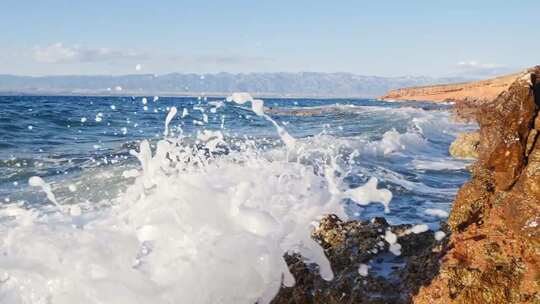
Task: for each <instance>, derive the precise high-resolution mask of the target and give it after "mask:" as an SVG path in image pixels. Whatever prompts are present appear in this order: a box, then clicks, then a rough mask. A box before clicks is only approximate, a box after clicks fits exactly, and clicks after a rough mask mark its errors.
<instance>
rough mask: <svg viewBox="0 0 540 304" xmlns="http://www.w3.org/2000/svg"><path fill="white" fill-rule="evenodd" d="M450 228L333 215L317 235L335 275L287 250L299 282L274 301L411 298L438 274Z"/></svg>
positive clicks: (275, 303)
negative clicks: (432, 228) (446, 230)
mask: <svg viewBox="0 0 540 304" xmlns="http://www.w3.org/2000/svg"><path fill="white" fill-rule="evenodd" d="M442 226H443V227H445V225H444V224H443V225H442ZM445 234H446V233H444V232H438V234H437V235H438V236H441V235H442V236H443V237H442V238H441V237H437V238H436V237H435V234H434V232H433V231H430V230H426V227H425V226H422V227H416V228H414V227H413V226H412V225H396V226H391V225H389V224H388V223H387V222H386V221H385V220H384V218H374V219H373V220H371V221H346V222H344V221H342V220H341V219H339V218H338V217H337V216H335V215H328V216H326V217H324V218H323V219H322V220H321V222H320V225H319V227H318V228H317V229H316V230H315V231H314V232H313V235H312V236H313V238H314V239H315V240H317V241H318V242H319V243H320V244H321V246H322V247H323V248H324V252H325V254H326V256H327V257H328V259H329V260H330V263H331V265H332V269H333V271H334V280H332V281H325V280H323V279H322V278H321V277H320V275H319V271H318V268H317V266H316V265H314V264H310V263H309V262H308V261H306V260H305V259H303V258H302V257H301V256H299V255H297V254H290V255H287V256H286V257H285V259H286V261H287V264H288V266H289V269H290V270H291V273H292V274H293V276H294V277H295V279H296V285H295V286H293V287H282V289H281V290H280V292H279V294H278V295H277V296H276V297H275V299H274V300H273V301H272V303H273V304H284V303H287V304H293V303H325V304H335V303H351V304H352V303H396V304H400V303H410V300H411V295H412V294H415V293H416V292H417V291H418V289H419V288H420V286H422V285H425V284H427V283H428V282H430V280H431V279H432V278H433V277H434V276H435V275H436V274H437V271H438V268H439V260H440V257H441V256H442V254H443V253H444V251H445V248H446V243H447V239H448V238H447V237H444V235H445ZM393 238H395V239H393ZM391 243H392V244H393V245H392V244H391ZM398 244H399V245H398ZM390 251H392V252H390ZM396 254H399V255H396Z"/></svg>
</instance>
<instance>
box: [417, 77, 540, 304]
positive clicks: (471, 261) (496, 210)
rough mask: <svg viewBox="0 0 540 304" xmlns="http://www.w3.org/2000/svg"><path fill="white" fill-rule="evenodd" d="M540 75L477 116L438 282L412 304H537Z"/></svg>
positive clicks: (523, 80)
mask: <svg viewBox="0 0 540 304" xmlns="http://www.w3.org/2000/svg"><path fill="white" fill-rule="evenodd" d="M539 105H540V67H535V68H533V69H530V70H528V71H527V72H525V73H523V74H522V75H520V76H519V77H518V79H517V80H516V81H515V82H514V83H513V84H512V85H511V86H510V88H509V89H508V90H507V91H505V92H503V93H501V94H500V95H499V97H497V98H496V99H495V100H493V101H491V102H489V103H487V104H485V105H484V106H482V107H481V108H479V109H478V111H477V121H478V124H479V125H480V144H479V146H478V154H479V155H478V161H477V163H476V164H475V165H474V166H473V168H472V179H471V181H470V182H468V183H466V184H465V185H464V186H463V187H462V188H461V189H460V191H459V193H458V195H457V197H456V200H455V202H454V205H453V210H452V212H451V214H450V218H449V221H448V223H449V225H450V227H451V229H452V232H453V233H452V236H451V238H450V240H449V247H448V251H447V252H446V254H445V255H444V257H443V259H442V263H441V268H440V270H439V272H440V274H439V275H438V276H437V277H436V278H435V279H434V280H433V281H432V282H431V283H430V284H429V286H426V287H423V288H421V290H420V292H419V294H418V295H416V296H415V297H414V302H415V303H501V304H502V303H540V141H539V140H538V131H540V117H539V115H538V110H539V108H540V107H539Z"/></svg>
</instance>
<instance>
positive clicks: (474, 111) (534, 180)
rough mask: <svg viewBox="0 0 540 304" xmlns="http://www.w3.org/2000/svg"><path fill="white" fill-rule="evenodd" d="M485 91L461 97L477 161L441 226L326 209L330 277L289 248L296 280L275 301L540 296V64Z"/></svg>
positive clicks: (516, 299)
mask: <svg viewBox="0 0 540 304" xmlns="http://www.w3.org/2000/svg"><path fill="white" fill-rule="evenodd" d="M441 96H442V95H441ZM485 96H486V95H484V96H483V97H482V98H479V99H477V101H478V102H475V98H476V96H474V95H473V96H463V98H464V99H463V100H468V101H469V103H468V105H469V106H472V107H473V108H471V109H468V110H467V109H466V108H463V109H462V110H464V111H465V112H466V113H469V114H470V117H475V118H476V121H477V122H478V124H479V126H480V131H479V135H478V136H476V135H474V136H471V137H474V138H472V139H471V138H468V139H467V140H465V139H464V142H467V141H468V140H469V139H471V140H472V141H476V143H475V146H474V151H473V152H474V155H472V157H477V161H476V163H475V164H474V165H473V166H472V168H471V172H472V178H471V180H470V181H469V182H468V183H466V184H465V185H463V187H462V188H461V189H460V190H459V192H458V194H457V197H456V199H455V201H454V204H453V209H452V212H451V214H450V217H449V219H448V224H446V223H444V222H443V223H441V227H442V228H441V231H437V232H433V231H429V230H426V229H425V228H426V227H418V226H410V225H398V226H391V225H389V224H388V223H386V221H385V220H384V219H381V218H375V219H373V220H372V221H370V222H361V221H349V222H344V221H342V220H340V219H339V218H337V217H336V216H334V215H329V216H327V217H325V218H324V219H323V220H322V221H321V223H320V226H319V228H318V229H316V230H315V231H314V232H313V238H314V239H316V240H317V241H318V242H319V243H320V244H321V245H322V246H323V248H324V249H325V253H326V255H327V256H328V258H329V260H330V262H331V264H332V267H333V270H334V273H335V278H334V280H332V281H325V280H323V279H322V278H321V277H320V276H319V274H318V269H317V267H315V266H314V265H312V264H309V263H307V262H306V261H305V260H304V259H303V258H302V257H300V256H297V255H294V254H293V255H289V256H287V257H286V260H287V263H288V265H289V268H290V270H291V272H292V274H293V275H294V277H295V278H296V285H295V286H294V287H283V288H282V289H281V291H280V292H279V294H278V295H277V296H276V298H275V299H274V301H273V303H274V304H281V303H291V304H292V303H328V304H332V303H422V304H424V303H426V304H427V303H478V304H480V303H496V304H497V303H501V304H502V303H540V140H538V137H539V134H540V133H539V132H540V116H539V115H538V111H539V109H540V66H538V67H535V68H532V69H529V70H527V71H525V72H523V73H520V74H517V75H513V76H512V82H511V83H510V84H507V85H506V86H504V88H503V89H502V90H501V92H499V93H498V94H497V95H496V97H493V98H491V97H490V98H491V99H486V98H484V97H485ZM460 98H461V97H460ZM469 142H470V141H469ZM464 153H465V154H467V153H469V154H470V153H471V150H466V151H465V152H464Z"/></svg>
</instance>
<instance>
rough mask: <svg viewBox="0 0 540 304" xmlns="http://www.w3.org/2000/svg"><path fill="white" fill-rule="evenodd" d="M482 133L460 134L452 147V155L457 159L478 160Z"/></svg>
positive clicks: (450, 150)
mask: <svg viewBox="0 0 540 304" xmlns="http://www.w3.org/2000/svg"><path fill="white" fill-rule="evenodd" d="M479 144H480V133H478V132H466V133H460V134H458V137H457V138H456V140H454V142H452V144H451V145H450V149H449V152H450V155H451V156H452V157H455V158H477V157H478V145H479Z"/></svg>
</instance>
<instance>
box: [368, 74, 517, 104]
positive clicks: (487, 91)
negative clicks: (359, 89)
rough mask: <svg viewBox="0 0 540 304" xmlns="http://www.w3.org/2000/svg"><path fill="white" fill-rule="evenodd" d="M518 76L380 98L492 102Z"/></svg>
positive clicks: (395, 92)
mask: <svg viewBox="0 0 540 304" xmlns="http://www.w3.org/2000/svg"><path fill="white" fill-rule="evenodd" d="M517 75H518V74H512V75H507V76H501V77H497V78H493V79H488V80H482V81H474V82H467V83H457V84H445V85H432V86H424V87H412V88H403V89H397V90H392V91H390V92H388V93H387V94H386V95H384V96H381V97H379V98H380V99H383V100H387V101H396V100H416V101H432V102H443V101H458V102H459V101H465V100H470V99H472V100H475V101H490V100H493V99H495V98H496V97H497V96H498V95H499V94H500V93H501V92H503V91H505V90H507V89H508V88H509V86H510V85H511V84H512V83H513V82H514V81H515V80H516V77H517Z"/></svg>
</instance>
